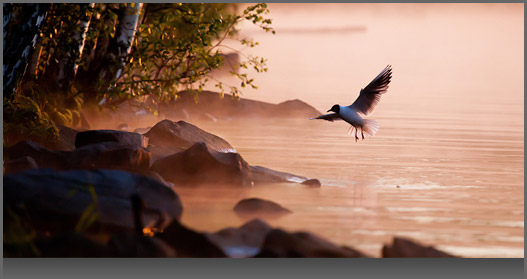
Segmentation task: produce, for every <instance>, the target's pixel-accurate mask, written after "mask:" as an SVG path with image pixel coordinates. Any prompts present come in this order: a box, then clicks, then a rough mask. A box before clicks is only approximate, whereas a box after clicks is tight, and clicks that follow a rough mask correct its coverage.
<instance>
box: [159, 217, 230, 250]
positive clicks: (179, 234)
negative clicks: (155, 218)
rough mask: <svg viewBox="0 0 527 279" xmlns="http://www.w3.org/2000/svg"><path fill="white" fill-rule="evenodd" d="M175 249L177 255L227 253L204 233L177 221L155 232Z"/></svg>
mask: <svg viewBox="0 0 527 279" xmlns="http://www.w3.org/2000/svg"><path fill="white" fill-rule="evenodd" d="M156 237H158V238H159V239H162V240H163V241H164V242H166V243H167V244H168V245H170V246H171V247H172V248H174V250H175V251H176V256H177V257H190V258H224V257H227V255H226V254H225V253H224V252H223V250H222V249H221V248H220V247H218V245H216V244H215V243H214V242H212V241H211V240H210V239H209V238H208V237H207V236H206V235H205V234H202V233H199V232H196V231H194V230H191V229H188V228H186V227H185V226H183V225H182V224H180V223H179V222H178V221H174V222H172V224H170V226H168V227H167V228H165V229H164V230H163V232H161V233H159V234H156Z"/></svg>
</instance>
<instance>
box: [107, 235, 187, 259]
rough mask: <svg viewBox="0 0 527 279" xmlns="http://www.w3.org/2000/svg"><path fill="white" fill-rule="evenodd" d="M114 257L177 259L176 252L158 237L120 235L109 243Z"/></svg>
mask: <svg viewBox="0 0 527 279" xmlns="http://www.w3.org/2000/svg"><path fill="white" fill-rule="evenodd" d="M108 250H109V251H110V253H111V256H112V257H126V258H137V257H138V258H167V257H170V258H172V257H176V255H177V253H176V251H175V250H174V249H173V248H172V247H170V246H169V245H168V244H167V243H165V242H164V241H163V240H161V239H158V238H156V237H146V236H138V235H135V234H132V233H120V234H117V235H115V236H113V237H112V239H110V242H109V243H108Z"/></svg>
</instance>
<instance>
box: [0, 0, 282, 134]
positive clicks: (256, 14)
mask: <svg viewBox="0 0 527 279" xmlns="http://www.w3.org/2000/svg"><path fill="white" fill-rule="evenodd" d="M23 5H25V4H19V3H15V4H13V12H12V15H11V16H12V17H14V18H15V20H16V16H17V14H18V12H17V11H20V10H21V9H23V7H24V6H23ZM127 5H135V4H124V3H114V4H104V3H97V4H94V5H88V4H56V3H54V4H51V5H50V6H49V9H48V11H47V17H46V18H45V22H44V24H43V27H42V28H41V29H40V34H39V37H38V38H37V40H36V42H37V43H36V45H35V50H34V52H33V53H34V54H33V57H32V58H31V61H29V67H28V68H27V69H28V70H26V74H25V77H24V80H23V82H22V84H21V86H20V88H19V90H17V92H18V94H17V95H16V96H15V97H14V98H10V99H8V100H6V99H4V133H5V134H6V135H11V138H12V139H17V138H23V139H33V140H37V141H39V142H50V143H52V142H56V141H57V140H58V129H57V127H56V126H55V124H63V125H67V126H75V125H76V123H80V114H79V111H80V109H81V108H82V107H83V106H85V105H86V104H88V103H90V104H93V103H95V104H97V103H99V104H100V105H101V106H102V105H103V104H104V106H106V107H113V106H115V105H117V104H119V103H120V102H123V101H124V100H128V99H132V98H141V97H144V96H149V98H148V100H150V101H151V102H152V103H154V105H153V106H150V109H153V110H154V111H153V112H155V109H156V106H155V104H156V103H159V102H164V101H168V100H171V99H175V98H177V93H178V92H180V91H183V90H191V91H192V92H194V93H195V94H198V93H199V92H200V91H201V90H202V89H203V87H204V86H205V85H207V84H214V85H215V86H216V87H217V88H218V89H219V90H220V93H221V94H222V96H223V93H224V92H229V93H231V94H232V95H233V97H239V95H240V94H241V90H240V88H244V87H249V86H250V87H252V88H256V85H255V84H254V79H253V78H252V77H250V76H249V73H248V72H247V71H246V70H254V71H256V72H265V71H267V67H266V60H265V59H264V58H261V57H257V56H250V55H245V54H243V53H242V52H241V51H239V50H233V49H231V51H232V50H233V51H235V52H236V53H238V54H240V55H241V56H243V57H244V60H243V61H240V62H239V65H237V66H236V67H235V68H236V70H233V71H231V74H232V75H234V76H235V77H237V78H238V79H239V81H240V85H239V86H233V85H229V84H225V83H223V82H222V81H220V80H218V79H216V78H215V77H214V76H211V75H210V74H211V71H213V70H214V69H218V68H220V67H221V66H222V65H224V64H225V55H226V54H225V53H223V52H222V51H223V50H224V48H222V47H223V46H224V45H223V43H224V41H225V40H226V39H228V38H231V39H235V40H238V41H239V43H240V44H241V45H242V46H244V47H249V48H252V47H255V46H257V45H258V43H257V42H254V41H253V40H252V39H250V38H236V36H237V35H238V34H239V30H238V29H237V26H238V24H239V23H240V22H243V21H246V22H251V23H253V24H255V25H257V26H259V27H260V28H262V29H263V30H265V31H266V32H271V33H274V30H273V29H272V27H271V23H272V22H271V19H268V18H266V17H265V16H266V15H267V14H268V13H269V10H268V8H267V5H266V4H254V5H249V6H247V8H245V9H243V10H241V11H240V8H239V5H238V4H228V3H208V4H204V3H171V4H153V3H152V4H145V5H143V8H142V10H141V14H140V17H139V24H138V28H137V30H136V33H135V38H134V40H133V43H132V49H131V52H130V53H129V54H128V56H127V64H126V65H125V67H124V69H123V70H122V74H120V75H118V79H102V78H101V77H99V73H100V72H101V69H104V68H105V67H110V66H109V63H108V62H109V61H111V60H112V57H115V55H116V54H115V49H114V44H112V42H114V41H115V39H116V38H115V36H116V34H117V33H118V32H117V31H118V30H116V28H117V26H118V25H119V24H120V22H119V20H120V19H121V18H122V16H123V12H124V11H126V7H127ZM87 23H89V28H87V29H83V28H86V27H87ZM80 34H81V35H80ZM81 43H82V44H81ZM80 46H83V48H82V49H83V52H82V55H81V53H80V48H79V47H80ZM65 64H67V67H65ZM72 66H74V67H75V71H76V73H77V74H76V76H73V77H72V78H71V80H73V79H74V83H72V84H70V83H67V86H62V85H61V82H60V81H59V78H58V76H59V73H62V72H63V71H64V69H72ZM77 69H78V71H77ZM238 70H241V71H238ZM66 80H69V79H68V78H66ZM108 80H111V83H112V84H108ZM143 99H144V98H143ZM101 106H100V107H101ZM11 142H14V140H11ZM4 143H5V137H4Z"/></svg>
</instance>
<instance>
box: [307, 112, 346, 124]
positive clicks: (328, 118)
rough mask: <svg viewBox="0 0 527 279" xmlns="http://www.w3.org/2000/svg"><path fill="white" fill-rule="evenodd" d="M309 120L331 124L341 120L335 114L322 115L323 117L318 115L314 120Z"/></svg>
mask: <svg viewBox="0 0 527 279" xmlns="http://www.w3.org/2000/svg"><path fill="white" fill-rule="evenodd" d="M309 119H324V120H327V121H331V122H333V121H335V120H342V118H340V116H339V115H338V114H336V113H328V114H323V115H320V116H317V117H314V118H309Z"/></svg>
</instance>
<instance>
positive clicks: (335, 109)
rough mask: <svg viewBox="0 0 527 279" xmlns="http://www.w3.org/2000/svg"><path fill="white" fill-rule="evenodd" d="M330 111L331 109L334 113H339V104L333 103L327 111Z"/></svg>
mask: <svg viewBox="0 0 527 279" xmlns="http://www.w3.org/2000/svg"><path fill="white" fill-rule="evenodd" d="M330 111H333V112H335V113H339V111H340V106H339V105H333V106H332V107H331V108H330V109H329V110H328V112H330Z"/></svg>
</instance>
